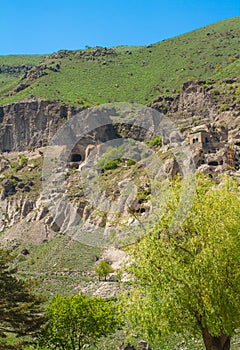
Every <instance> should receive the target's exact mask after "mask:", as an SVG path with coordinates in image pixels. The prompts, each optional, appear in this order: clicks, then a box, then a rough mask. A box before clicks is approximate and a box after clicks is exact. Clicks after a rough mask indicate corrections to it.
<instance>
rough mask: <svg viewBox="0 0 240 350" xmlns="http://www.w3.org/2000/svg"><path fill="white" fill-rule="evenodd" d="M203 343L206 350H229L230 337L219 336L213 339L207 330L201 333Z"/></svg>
mask: <svg viewBox="0 0 240 350" xmlns="http://www.w3.org/2000/svg"><path fill="white" fill-rule="evenodd" d="M202 336H203V341H204V344H205V348H206V350H230V337H229V336H228V335H226V334H221V335H219V336H218V337H213V336H212V335H211V334H210V333H209V331H208V329H207V328H204V329H203V331H202Z"/></svg>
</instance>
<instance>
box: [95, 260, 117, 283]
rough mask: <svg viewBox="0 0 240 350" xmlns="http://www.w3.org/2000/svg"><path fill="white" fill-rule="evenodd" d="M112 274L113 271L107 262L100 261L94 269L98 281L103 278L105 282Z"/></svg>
mask: <svg viewBox="0 0 240 350" xmlns="http://www.w3.org/2000/svg"><path fill="white" fill-rule="evenodd" d="M112 272H114V269H113V268H112V266H111V265H110V264H109V263H108V262H107V261H100V262H99V263H98V265H97V267H96V268H95V273H96V274H97V275H98V277H99V279H101V278H102V277H104V280H105V281H106V280H107V276H108V275H109V274H110V273H112Z"/></svg>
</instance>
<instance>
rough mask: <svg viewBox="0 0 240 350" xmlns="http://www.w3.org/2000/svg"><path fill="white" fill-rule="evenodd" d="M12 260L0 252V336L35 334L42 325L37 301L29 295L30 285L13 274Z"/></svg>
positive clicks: (37, 298) (31, 293)
mask: <svg viewBox="0 0 240 350" xmlns="http://www.w3.org/2000/svg"><path fill="white" fill-rule="evenodd" d="M13 261H14V258H13V256H11V255H10V253H9V252H8V251H5V250H2V249H0V296H1V298H0V336H1V337H3V336H4V335H5V334H7V333H14V334H16V335H17V336H25V335H34V334H36V333H37V332H38V331H39V329H40V326H41V324H42V322H43V315H42V312H41V303H42V300H41V298H39V297H37V296H36V295H34V293H33V292H32V284H31V282H29V281H24V280H23V279H20V278H18V277H17V275H16V272H17V271H16V269H15V268H14V267H12V266H13Z"/></svg>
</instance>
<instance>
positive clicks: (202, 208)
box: [127, 176, 240, 350]
mask: <svg viewBox="0 0 240 350" xmlns="http://www.w3.org/2000/svg"><path fill="white" fill-rule="evenodd" d="M180 191H181V184H180V182H176V183H175V184H174V185H173V186H172V193H171V199H170V201H169V203H168V211H167V213H166V215H164V217H163V218H162V220H161V221H160V222H159V223H158V225H157V227H156V228H155V229H154V230H153V231H152V232H151V233H150V234H149V235H148V236H147V237H145V238H144V239H142V241H141V242H140V243H139V244H138V245H136V246H135V247H134V248H133V257H134V264H133V265H132V267H131V271H132V273H133V275H134V277H135V279H136V280H137V286H136V288H134V290H133V291H132V293H131V302H129V299H128V303H127V305H128V312H127V314H128V317H129V321H130V323H131V324H132V325H133V326H134V327H136V328H138V329H139V330H141V332H144V334H145V335H146V336H147V337H148V339H150V340H151V341H156V340H157V339H160V338H162V337H163V336H166V335H168V334H169V333H179V334H184V333H185V334H186V333H188V334H189V332H190V333H192V334H196V333H200V334H201V335H202V338H203V341H204V344H205V347H206V349H207V350H229V349H230V340H231V336H232V335H233V334H234V331H235V330H236V328H237V327H239V326H240V198H239V187H238V184H237V183H235V182H234V181H232V180H231V179H226V181H225V182H224V183H220V184H218V185H217V184H216V183H213V182H211V181H210V180H208V179H206V178H205V177H202V176H200V177H198V180H197V187H196V194H195V198H194V201H193V206H192V208H191V210H190V212H189V213H188V215H187V217H186V219H185V221H184V222H183V223H182V224H181V225H180V227H178V229H177V230H175V231H174V232H173V231H172V230H171V228H172V227H173V226H174V225H172V220H174V213H175V211H176V208H177V206H178V203H179V197H180V195H179V194H180Z"/></svg>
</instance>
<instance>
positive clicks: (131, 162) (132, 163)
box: [126, 159, 136, 166]
mask: <svg viewBox="0 0 240 350" xmlns="http://www.w3.org/2000/svg"><path fill="white" fill-rule="evenodd" d="M126 164H127V166H131V165H134V164H136V162H135V160H133V159H128V160H127V162H126Z"/></svg>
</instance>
